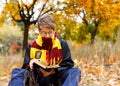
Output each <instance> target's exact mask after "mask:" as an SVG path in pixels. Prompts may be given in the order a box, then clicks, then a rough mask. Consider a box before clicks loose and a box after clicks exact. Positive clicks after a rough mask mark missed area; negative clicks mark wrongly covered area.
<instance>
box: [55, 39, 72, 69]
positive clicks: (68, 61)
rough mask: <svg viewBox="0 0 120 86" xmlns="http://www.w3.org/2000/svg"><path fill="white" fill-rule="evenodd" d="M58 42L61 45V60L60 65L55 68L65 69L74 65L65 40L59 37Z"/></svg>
mask: <svg viewBox="0 0 120 86" xmlns="http://www.w3.org/2000/svg"><path fill="white" fill-rule="evenodd" d="M60 42H61V46H62V55H63V60H62V62H61V63H60V67H59V68H57V70H58V71H62V70H66V69H69V68H71V67H73V66H74V62H73V60H72V58H71V52H70V49H69V47H68V44H67V42H66V41H65V40H63V39H60Z"/></svg>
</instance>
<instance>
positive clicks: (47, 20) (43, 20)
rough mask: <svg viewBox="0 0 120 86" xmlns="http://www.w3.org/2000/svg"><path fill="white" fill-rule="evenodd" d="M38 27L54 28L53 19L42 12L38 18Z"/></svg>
mask: <svg viewBox="0 0 120 86" xmlns="http://www.w3.org/2000/svg"><path fill="white" fill-rule="evenodd" d="M37 22H38V28H39V29H42V28H50V29H53V30H54V29H55V20H54V17H53V16H52V15H48V14H44V15H42V16H40V17H39V18H38V21H37Z"/></svg>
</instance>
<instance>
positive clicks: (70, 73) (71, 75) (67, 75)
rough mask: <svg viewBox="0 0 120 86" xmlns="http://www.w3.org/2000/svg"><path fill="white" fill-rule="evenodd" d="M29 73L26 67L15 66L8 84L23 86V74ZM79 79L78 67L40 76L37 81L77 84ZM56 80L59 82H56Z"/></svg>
mask: <svg viewBox="0 0 120 86" xmlns="http://www.w3.org/2000/svg"><path fill="white" fill-rule="evenodd" d="M29 74H30V71H28V70H26V69H22V68H15V69H14V70H13V71H12V76H11V80H10V82H9V84H8V86H25V81H24V80H25V75H29ZM56 76H57V77H56ZM58 76H59V77H58ZM80 79H81V72H80V70H79V69H78V68H71V69H68V70H66V71H64V72H62V73H57V74H55V75H51V76H47V77H44V76H40V77H39V79H38V80H37V81H38V82H39V83H40V86H48V84H49V83H53V84H54V86H78V83H79V81H80ZM58 80H59V81H60V82H61V83H60V84H58Z"/></svg>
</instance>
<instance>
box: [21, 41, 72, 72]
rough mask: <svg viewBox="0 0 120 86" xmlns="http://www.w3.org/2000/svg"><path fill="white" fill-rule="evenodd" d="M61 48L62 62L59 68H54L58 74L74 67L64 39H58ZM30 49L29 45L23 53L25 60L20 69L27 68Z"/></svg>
mask: <svg viewBox="0 0 120 86" xmlns="http://www.w3.org/2000/svg"><path fill="white" fill-rule="evenodd" d="M60 43H61V47H62V55H63V60H62V62H61V63H60V67H59V68H56V70H57V71H58V72H60V71H63V70H66V69H69V68H72V67H73V66H74V62H73V60H72V59H71V53H70V49H69V47H68V44H67V42H66V41H65V40H64V39H60ZM30 48H31V45H30V44H29V45H28V47H27V49H26V53H25V58H24V63H23V66H22V68H27V67H29V62H30Z"/></svg>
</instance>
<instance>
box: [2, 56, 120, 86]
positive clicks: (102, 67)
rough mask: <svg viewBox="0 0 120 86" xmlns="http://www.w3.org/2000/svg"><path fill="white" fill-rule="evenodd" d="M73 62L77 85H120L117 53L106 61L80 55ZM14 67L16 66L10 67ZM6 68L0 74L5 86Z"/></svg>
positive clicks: (7, 75) (7, 74) (8, 72)
mask: <svg viewBox="0 0 120 86" xmlns="http://www.w3.org/2000/svg"><path fill="white" fill-rule="evenodd" d="M15 57H16V56H15ZM12 60H13V59H12ZM74 62H75V66H76V67H78V68H80V69H81V82H80V83H79V86H120V56H119V55H118V56H115V57H111V58H109V60H107V61H106V62H105V61H104V59H103V58H98V57H94V58H85V57H80V59H75V60H74ZM16 64H17V61H16ZM3 66H5V65H3ZM14 67H16V66H13V67H12V68H14ZM8 69H9V70H4V69H3V72H6V73H4V75H3V76H2V75H1V76H0V86H7V84H8V81H9V79H10V68H8ZM1 71H2V70H1Z"/></svg>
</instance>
